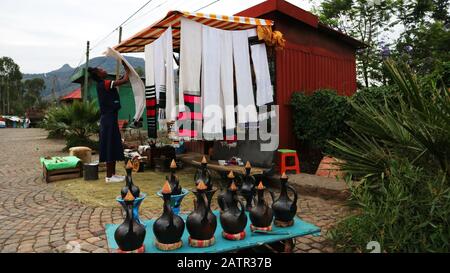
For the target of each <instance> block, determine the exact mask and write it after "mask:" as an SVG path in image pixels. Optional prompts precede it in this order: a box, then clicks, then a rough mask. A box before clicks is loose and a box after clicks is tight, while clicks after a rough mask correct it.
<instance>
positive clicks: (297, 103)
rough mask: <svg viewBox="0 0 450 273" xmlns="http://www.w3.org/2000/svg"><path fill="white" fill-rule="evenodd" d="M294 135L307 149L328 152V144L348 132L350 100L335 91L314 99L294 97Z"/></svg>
mask: <svg viewBox="0 0 450 273" xmlns="http://www.w3.org/2000/svg"><path fill="white" fill-rule="evenodd" d="M291 106H292V109H293V111H292V113H293V122H294V132H295V135H296V137H297V139H299V140H300V141H301V144H302V145H303V146H308V147H311V148H314V149H319V150H322V151H323V150H324V149H326V144H327V141H328V140H331V139H335V138H336V137H339V136H341V135H342V134H343V133H344V132H346V131H347V130H348V126H347V125H346V124H345V121H346V120H347V119H348V117H349V114H350V109H351V107H350V105H349V102H348V98H347V97H344V96H339V95H338V94H337V93H336V92H335V91H333V90H326V89H323V90H318V91H316V92H314V93H313V94H312V95H306V94H305V93H300V92H297V93H294V94H293V96H292V99H291Z"/></svg>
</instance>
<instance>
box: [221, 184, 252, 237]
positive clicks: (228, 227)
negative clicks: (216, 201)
mask: <svg viewBox="0 0 450 273" xmlns="http://www.w3.org/2000/svg"><path fill="white" fill-rule="evenodd" d="M227 192H228V194H227V197H229V198H226V199H225V198H222V201H221V203H222V207H221V211H220V224H221V226H222V229H223V233H222V235H223V237H224V238H225V239H228V240H242V239H244V238H245V231H244V229H245V227H246V226H247V215H246V214H245V207H244V204H243V203H242V202H241V201H240V200H239V199H238V196H237V187H236V184H235V183H234V181H232V182H231V185H230V187H228V189H227ZM238 205H239V206H238Z"/></svg>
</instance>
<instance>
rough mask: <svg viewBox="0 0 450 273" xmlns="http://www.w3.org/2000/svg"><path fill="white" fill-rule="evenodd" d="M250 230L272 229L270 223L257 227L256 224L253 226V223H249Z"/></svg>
mask: <svg viewBox="0 0 450 273" xmlns="http://www.w3.org/2000/svg"><path fill="white" fill-rule="evenodd" d="M250 230H251V231H255V230H261V231H272V225H270V226H268V227H257V226H254V225H253V224H250Z"/></svg>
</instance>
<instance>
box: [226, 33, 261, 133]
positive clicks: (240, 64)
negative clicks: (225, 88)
mask: <svg viewBox="0 0 450 273" xmlns="http://www.w3.org/2000/svg"><path fill="white" fill-rule="evenodd" d="M232 36H233V59H234V70H235V77H236V92H237V107H238V109H237V111H238V115H237V116H238V123H239V124H240V125H241V126H242V124H245V123H250V124H249V125H256V123H257V122H258V115H257V111H256V106H255V98H254V95H253V84H252V75H251V68H250V54H249V47H248V33H247V31H246V30H237V31H233V32H232Z"/></svg>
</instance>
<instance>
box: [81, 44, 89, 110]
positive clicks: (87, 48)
mask: <svg viewBox="0 0 450 273" xmlns="http://www.w3.org/2000/svg"><path fill="white" fill-rule="evenodd" d="M88 68H89V41H87V45H86V65H85V70H84V88H81V100H82V101H83V102H84V101H86V94H87V92H88V88H89V83H88V81H89V74H88V73H89V72H88Z"/></svg>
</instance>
